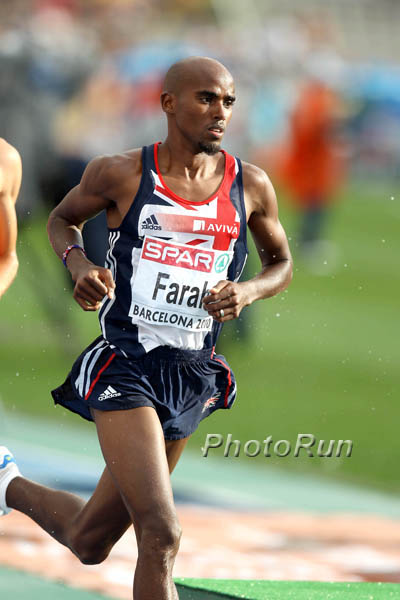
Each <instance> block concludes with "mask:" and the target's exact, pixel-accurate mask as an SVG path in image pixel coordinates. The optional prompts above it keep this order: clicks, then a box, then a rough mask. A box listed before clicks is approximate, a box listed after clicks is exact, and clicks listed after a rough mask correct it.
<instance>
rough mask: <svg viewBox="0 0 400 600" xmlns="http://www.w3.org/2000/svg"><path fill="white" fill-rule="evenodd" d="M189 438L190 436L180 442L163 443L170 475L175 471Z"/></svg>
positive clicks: (168, 441) (169, 441)
mask: <svg viewBox="0 0 400 600" xmlns="http://www.w3.org/2000/svg"><path fill="white" fill-rule="evenodd" d="M189 437H190V436H188V437H186V438H183V439H181V440H167V441H166V442H165V450H166V453H167V461H168V467H169V472H170V473H172V471H173V470H174V469H175V467H176V465H177V463H178V460H179V459H180V457H181V455H182V452H183V451H184V449H185V446H186V444H187V443H188V441H189Z"/></svg>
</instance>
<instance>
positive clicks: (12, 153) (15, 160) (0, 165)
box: [0, 138, 22, 203]
mask: <svg viewBox="0 0 400 600" xmlns="http://www.w3.org/2000/svg"><path fill="white" fill-rule="evenodd" d="M21 177H22V164H21V157H20V155H19V152H18V150H17V149H16V148H14V146H12V145H11V144H9V143H8V142H7V141H6V140H5V139H3V138H0V192H1V193H3V194H7V195H8V196H9V197H11V199H12V201H13V202H14V203H15V202H16V200H17V196H18V192H19V188H20V185H21Z"/></svg>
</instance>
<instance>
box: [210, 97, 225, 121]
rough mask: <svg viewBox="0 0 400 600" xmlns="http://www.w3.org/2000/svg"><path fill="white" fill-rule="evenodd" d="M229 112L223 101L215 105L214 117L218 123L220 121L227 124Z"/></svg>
mask: <svg viewBox="0 0 400 600" xmlns="http://www.w3.org/2000/svg"><path fill="white" fill-rule="evenodd" d="M228 112H229V109H227V107H226V106H225V105H224V102H223V100H221V101H220V102H216V103H215V105H214V113H213V117H214V119H215V120H216V121H217V122H218V123H219V122H220V121H221V122H222V123H225V121H226V117H227V115H228Z"/></svg>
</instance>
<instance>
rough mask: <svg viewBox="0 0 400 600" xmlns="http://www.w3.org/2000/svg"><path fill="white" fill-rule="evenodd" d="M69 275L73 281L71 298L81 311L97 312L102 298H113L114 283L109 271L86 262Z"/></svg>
mask: <svg viewBox="0 0 400 600" xmlns="http://www.w3.org/2000/svg"><path fill="white" fill-rule="evenodd" d="M71 275H72V279H74V281H75V289H74V294H73V296H74V298H75V300H76V301H77V303H78V304H79V306H80V307H81V308H83V310H86V311H96V310H99V308H100V306H101V302H102V300H103V298H104V296H106V295H107V296H108V297H109V298H113V297H114V289H115V282H114V279H113V276H112V273H111V271H110V269H105V268H104V267H98V266H96V265H94V264H93V263H89V262H88V264H87V265H84V266H81V267H80V269H79V270H78V271H76V272H74V273H72V272H71Z"/></svg>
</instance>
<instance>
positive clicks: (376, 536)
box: [0, 418, 400, 600]
mask: <svg viewBox="0 0 400 600" xmlns="http://www.w3.org/2000/svg"><path fill="white" fill-rule="evenodd" d="M6 423H7V425H8V428H6V431H5V432H4V431H3V435H2V443H5V444H6V445H8V446H9V447H10V448H12V449H13V450H14V452H15V454H16V456H17V459H18V462H19V463H20V465H21V469H22V472H23V473H24V474H25V475H27V476H28V477H32V478H34V479H37V480H39V481H41V482H42V483H44V484H49V485H52V486H57V485H59V486H60V487H62V488H66V487H68V483H70V484H71V485H72V484H73V485H77V486H78V488H76V487H75V490H76V491H78V489H79V491H81V492H83V493H85V492H86V493H90V487H91V486H92V484H93V483H94V482H95V481H96V479H97V476H98V473H99V472H100V471H101V469H102V466H103V463H102V460H101V458H100V457H99V452H98V448H97V442H96V440H92V441H91V440H90V438H89V439H88V437H87V435H85V436H84V437H83V438H82V436H80V435H79V434H78V433H77V432H76V431H75V430H67V429H66V428H63V427H61V428H56V427H55V426H54V425H53V427H52V428H50V427H48V426H47V424H43V423H41V424H40V423H32V422H29V423H27V424H26V427H25V428H24V423H21V418H19V419H18V423H13V421H12V419H9V418H7V420H6ZM3 424H4V421H3ZM14 425H15V426H14ZM52 438H53V439H52ZM92 442H93V444H92ZM46 444H48V446H47V447H46ZM95 447H96V449H94V448H95ZM78 458H79V460H78ZM183 458H184V460H183V462H182V465H179V466H178V469H177V472H176V474H174V477H173V479H174V481H175V484H174V487H175V493H176V499H177V501H178V502H177V503H178V513H179V517H180V520H181V523H182V525H183V530H184V537H183V540H182V545H181V549H180V552H179V555H178V558H177V562H176V568H175V571H174V574H175V576H176V577H178V578H179V577H180V578H185V580H184V582H183V583H184V584H185V585H190V586H191V587H189V588H188V589H186V591H185V592H182V594H181V596H180V597H181V598H182V600H191V599H193V600H197V599H200V598H201V600H207V599H208V598H218V597H219V598H220V597H221V596H218V595H217V592H219V593H221V592H222V591H223V593H224V594H225V597H228V598H230V597H231V598H232V597H233V598H238V597H239V598H249V599H251V600H253V598H254V599H257V600H258V599H259V598H263V600H264V599H268V600H275V598H285V599H286V598H287V599H288V600H289V599H290V600H291V598H293V599H294V598H296V600H314V599H315V600H316V599H317V598H318V600H319V599H320V598H321V599H327V600H328V599H330V598H332V599H335V600H336V599H339V598H340V599H342V598H343V599H346V600H347V599H349V600H353V599H354V600H356V599H357V600H358V599H362V600H364V599H365V600H375V599H377V600H378V599H379V600H381V599H382V600H383V599H385V600H386V599H388V600H391V599H392V598H393V599H394V598H398V599H399V600H400V587H399V586H397V585H396V586H391V585H389V586H383V585H380V584H377V583H374V584H373V585H372V587H371V586H370V585H367V584H366V583H365V582H388V583H397V582H400V519H399V516H400V503H399V501H398V500H397V499H395V498H390V497H385V496H383V495H380V494H377V493H375V492H369V491H368V490H365V491H363V490H357V489H355V488H348V487H344V486H338V487H337V489H336V490H335V487H334V485H331V484H330V483H327V482H324V483H321V482H319V483H318V482H315V481H313V480H312V479H310V478H309V479H302V478H300V477H299V476H297V477H296V476H295V477H293V478H290V477H289V476H288V475H287V474H284V473H279V472H276V471H273V470H270V469H268V470H265V471H266V472H264V473H263V476H262V477H261V478H260V476H259V474H260V471H259V470H258V471H257V474H258V477H255V473H254V472H252V468H251V466H250V465H246V466H245V467H244V468H243V467H242V466H241V465H239V464H238V463H228V462H227V461H222V462H223V464H220V463H219V462H218V461H216V462H214V461H213V462H211V461H208V460H205V459H202V458H200V457H197V456H195V457H193V456H192V457H191V456H190V455H187V456H185V455H184V457H183ZM237 481H240V486H238V485H237ZM238 488H239V489H238ZM72 489H73V488H72ZM304 489H306V493H303V492H304ZM195 499H196V501H197V502H196V503H195V502H194V500H195ZM184 500H185V502H183V501H184ZM188 500H189V502H188ZM356 506H357V507H358V511H357V512H355V507H356ZM344 507H347V511H345V510H344ZM135 558H136V555H135V539H134V534H133V531H132V530H130V531H128V532H127V533H126V534H125V536H124V537H123V538H122V539H121V540H120V541H119V542H118V544H117V545H116V546H115V548H114V549H113V551H112V553H111V555H110V556H109V558H108V559H107V561H106V562H105V563H103V564H102V565H97V566H84V565H81V564H80V563H79V561H78V560H77V559H76V558H75V557H74V556H73V555H72V554H71V553H70V552H69V551H68V550H67V549H65V548H63V547H62V546H60V545H59V544H58V543H57V542H55V541H53V540H52V539H51V538H50V537H49V536H48V535H47V534H45V533H44V532H43V531H41V530H40V528H39V527H37V526H36V525H35V524H34V523H32V522H31V521H30V519H28V518H27V517H25V516H24V515H22V514H19V513H16V512H12V513H11V514H9V515H7V516H5V517H3V518H1V519H0V565H3V567H5V568H6V569H11V570H12V569H19V570H22V571H24V572H25V574H26V575H22V574H21V573H18V572H17V573H15V572H14V571H1V570H0V597H1V598H5V599H6V600H8V599H9V598H12V599H13V600H19V599H20V598H21V600H22V599H23V600H27V599H28V598H29V600H32V599H33V600H36V598H37V599H39V598H41V600H42V599H45V598H47V597H48V598H50V597H52V598H57V600H64V597H65V598H71V600H72V598H73V599H74V600H81V599H82V600H92V599H93V598H98V596H97V594H105V595H107V597H108V598H120V599H123V598H126V599H127V600H128V599H129V600H131V588H132V574H133V569H134V564H135ZM10 573H11V574H10ZM13 573H14V575H13ZM28 574H30V575H28ZM32 575H39V576H41V577H44V578H46V579H47V580H49V581H53V582H63V583H64V584H67V585H71V586H74V585H75V586H76V585H79V587H80V589H81V591H76V590H72V593H73V594H74V595H72V596H71V595H66V594H68V593H69V591H70V590H69V588H67V587H65V586H61V587H60V590H59V592H57V593H55V592H54V591H53V595H51V593H50V592H49V594H48V595H47V596H46V595H45V594H46V592H43V593H41V592H40V593H38V594H37V595H36V596H34V595H33V593H32V594H31V593H30V591H29V590H30V589H31V587H30V583H29V584H27V585H26V586H25V595H21V594H23V592H21V594H20V595H19V596H18V595H17V594H18V593H19V592H18V585H17V582H21V583H22V584H23V582H26V581H27V580H26V578H27V577H28V578H29V577H32ZM210 577H212V578H217V579H226V580H230V579H235V580H236V581H234V582H232V583H229V581H228V582H222V583H221V586H222V587H218V586H219V585H220V583H218V582H215V580H214V581H213V582H211V583H210V582H205V583H204V585H206V586H207V589H208V590H209V591H208V592H205V591H204V590H203V591H201V592H199V591H198V590H196V589H195V588H196V587H197V588H198V587H199V586H201V585H203V583H201V582H198V581H196V582H193V581H190V580H187V579H186V578H199V579H200V578H203V579H204V578H210ZM238 580H272V581H270V582H265V581H264V582H261V581H259V582H258V583H257V582H256V581H254V585H253V586H250V583H249V581H247V582H245V583H243V584H241V583H240V581H238ZM274 580H282V581H279V582H274ZM285 580H286V581H285ZM288 580H292V581H288ZM296 580H297V583H295V581H296ZM29 581H30V580H29ZM32 581H33V582H34V583H32V586H33V587H32V591H33V590H34V589H38V586H40V585H41V584H42V585H45V583H44V582H40V581H39V580H37V579H36V578H33V579H32ZM312 581H317V582H318V581H324V582H327V581H329V582H334V583H333V584H328V583H325V584H320V583H312ZM10 582H11V583H10ZM305 582H307V583H305ZM344 582H354V583H355V585H351V586H350V587H347V583H344ZM49 585H50V584H49ZM51 585H55V584H51ZM58 585H60V584H59V583H58ZM204 585H203V587H204ZM242 585H244V586H245V587H244V589H243V588H242V587H241V586H242ZM4 586H5V587H4ZM7 586H9V587H8V588H7ZM10 586H11V589H13V590H15V593H12V594H10V593H9V592H8V593H7V589H8V590H9V589H10ZM193 586H194V587H193ZM232 586H233V587H232ZM249 586H250V587H249ZM261 586H267V587H266V588H265V587H264V588H262V587H261ZM397 590H399V591H397ZM61 594H64V595H61ZM85 594H86V595H85ZM90 594H91V595H90ZM93 594H94V595H93ZM199 594H200V595H199ZM234 594H236V595H234ZM257 594H258V595H257ZM290 594H292V595H290ZM382 594H383V595H382ZM222 597H223V596H222Z"/></svg>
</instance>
